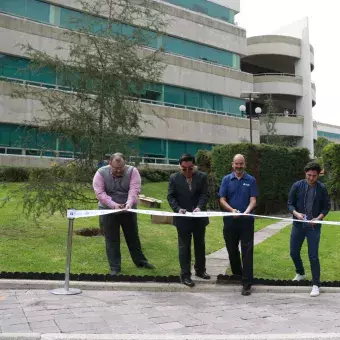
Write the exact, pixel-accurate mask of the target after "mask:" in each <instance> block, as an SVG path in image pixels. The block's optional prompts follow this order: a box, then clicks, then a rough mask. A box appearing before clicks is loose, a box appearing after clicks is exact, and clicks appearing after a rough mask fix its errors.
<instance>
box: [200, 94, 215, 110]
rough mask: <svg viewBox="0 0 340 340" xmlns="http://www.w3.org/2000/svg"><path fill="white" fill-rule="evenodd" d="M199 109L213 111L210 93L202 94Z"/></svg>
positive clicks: (212, 100) (212, 96) (212, 97)
mask: <svg viewBox="0 0 340 340" xmlns="http://www.w3.org/2000/svg"><path fill="white" fill-rule="evenodd" d="M201 107H202V108H204V109H208V110H213V109H214V95H213V94H211V93H205V92H202V103H201Z"/></svg>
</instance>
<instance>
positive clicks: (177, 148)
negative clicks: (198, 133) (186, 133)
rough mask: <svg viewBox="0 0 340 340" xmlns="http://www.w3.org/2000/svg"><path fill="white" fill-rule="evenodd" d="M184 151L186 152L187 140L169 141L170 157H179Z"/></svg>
mask: <svg viewBox="0 0 340 340" xmlns="http://www.w3.org/2000/svg"><path fill="white" fill-rule="evenodd" d="M184 153H186V143H185V142H180V141H174V140H169V141H168V158H175V159H179V158H180V157H181V156H182V155H183V154H184Z"/></svg>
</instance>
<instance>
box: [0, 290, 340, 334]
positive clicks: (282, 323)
mask: <svg viewBox="0 0 340 340" xmlns="http://www.w3.org/2000/svg"><path fill="white" fill-rule="evenodd" d="M203 286H204V285H203ZM220 288H221V290H220V291H215V292H200V291H197V290H195V289H190V288H187V289H186V290H185V291H183V292H152V291H100V290H84V291H83V293H82V294H80V295H74V296H56V295H52V294H50V293H49V291H48V290H33V289H30V290H24V289H21V290H0V332H2V333H1V334H0V339H9V338H11V339H14V338H15V339H18V338H19V335H20V334H18V333H21V336H24V335H25V334H28V335H29V334H30V335H31V337H33V336H36V338H37V339H38V338H40V337H41V335H42V334H44V335H46V334H47V335H48V334H51V333H55V334H60V333H64V335H63V336H64V338H65V335H71V334H78V335H79V334H85V335H84V336H82V337H81V338H82V339H89V338H91V337H90V335H89V338H87V337H86V334H110V335H111V334H113V335H115V337H112V339H118V338H119V339H123V338H124V339H127V338H129V337H124V336H123V334H128V335H130V338H131V339H132V338H133V339H141V338H142V335H143V334H145V335H148V336H146V337H145V339H196V340H198V339H227V337H226V336H227V335H229V336H231V335H235V336H236V335H248V336H249V335H263V334H265V335H266V337H265V338H266V339H267V338H268V335H275V334H276V335H278V334H279V335H280V337H279V338H280V339H283V338H284V337H283V335H287V334H288V335H289V334H290V335H294V337H293V338H294V339H297V338H300V335H301V336H302V335H303V334H304V333H313V334H314V337H313V339H318V336H317V335H321V334H322V333H323V334H325V333H338V332H340V317H339V311H340V307H339V306H340V294H334V293H324V294H321V295H320V296H319V297H317V298H311V297H310V296H309V294H308V292H307V289H301V291H304V292H303V293H289V292H286V293H263V292H258V293H257V292H256V290H257V287H255V288H254V291H255V292H254V293H253V294H252V295H251V296H250V297H244V296H242V295H241V294H240V287H234V288H233V290H234V291H231V290H230V288H231V287H229V288H228V287H220ZM300 288H302V287H300ZM259 291H261V290H259ZM308 291H309V290H308ZM9 333H15V334H14V336H15V337H13V335H12V337H11V335H10V334H9ZM34 333H37V334H34ZM120 334H122V337H118V335H120ZM157 334H158V335H157ZM47 335H46V336H45V338H46V339H47V338H48V336H47ZM151 335H152V336H151ZM166 335H167V336H166ZM170 335H172V336H170ZM179 335H181V336H183V335H191V336H193V337H185V338H183V337H177V336H179ZM204 335H207V336H206V337H204ZM208 335H209V336H208ZM223 336H224V337H223ZM52 338H53V337H52ZM54 338H55V339H56V337H54ZM57 338H58V337H57ZM61 338H63V337H61ZM78 338H79V337H78ZM241 338H242V339H246V337H241ZM241 338H238V337H235V338H233V339H241ZM250 338H252V339H253V338H255V337H249V338H247V339H250ZM274 338H275V337H273V339H274ZM301 338H302V337H301ZM303 338H304V339H312V338H307V337H303ZM25 339H28V338H27V337H26V338H25ZM92 339H100V337H99V336H94V337H92ZM106 339H108V337H106ZM143 339H144V337H143ZM228 339H229V338H228ZM258 339H259V338H258ZM338 339H340V333H339V334H338Z"/></svg>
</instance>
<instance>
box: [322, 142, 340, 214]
mask: <svg viewBox="0 0 340 340" xmlns="http://www.w3.org/2000/svg"><path fill="white" fill-rule="evenodd" d="M322 159H323V162H324V166H325V182H326V185H327V188H328V191H329V195H330V197H331V199H332V203H333V208H334V209H337V208H338V206H340V144H335V143H332V144H328V145H327V146H326V147H325V148H324V149H323V151H322Z"/></svg>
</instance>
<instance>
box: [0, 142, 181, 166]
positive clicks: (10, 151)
mask: <svg viewBox="0 0 340 340" xmlns="http://www.w3.org/2000/svg"><path fill="white" fill-rule="evenodd" d="M0 155H6V156H20V157H34V158H42V159H51V158H55V159H60V160H73V159H74V156H75V153H74V152H72V151H62V150H60V151H56V150H43V149H34V148H18V147H12V146H1V145H0ZM128 161H129V163H133V164H157V165H162V164H163V165H177V164H178V159H176V158H167V157H149V156H142V157H139V156H131V157H129V158H128Z"/></svg>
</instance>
